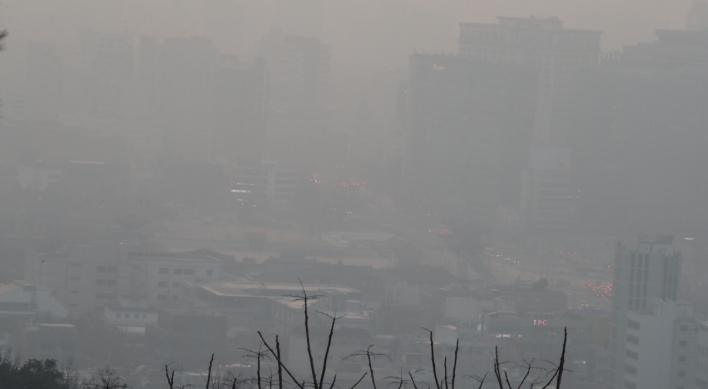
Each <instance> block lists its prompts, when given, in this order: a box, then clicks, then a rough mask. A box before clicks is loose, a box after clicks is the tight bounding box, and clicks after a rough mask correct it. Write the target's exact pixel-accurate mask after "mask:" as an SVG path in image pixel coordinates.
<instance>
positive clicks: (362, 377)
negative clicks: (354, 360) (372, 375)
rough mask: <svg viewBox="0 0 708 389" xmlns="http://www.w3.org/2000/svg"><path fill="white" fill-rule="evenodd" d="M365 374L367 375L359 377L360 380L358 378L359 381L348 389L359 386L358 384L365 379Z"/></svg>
mask: <svg viewBox="0 0 708 389" xmlns="http://www.w3.org/2000/svg"><path fill="white" fill-rule="evenodd" d="M366 374H368V373H364V374H363V375H362V376H361V378H359V381H357V382H355V383H354V385H352V387H351V388H349V389H354V388H356V386H357V385H359V383H360V382H361V380H363V379H364V377H366Z"/></svg>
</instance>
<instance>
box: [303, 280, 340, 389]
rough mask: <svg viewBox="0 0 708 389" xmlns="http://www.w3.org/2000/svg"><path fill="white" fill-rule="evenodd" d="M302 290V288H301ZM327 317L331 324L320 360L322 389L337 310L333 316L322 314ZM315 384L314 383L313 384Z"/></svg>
mask: <svg viewBox="0 0 708 389" xmlns="http://www.w3.org/2000/svg"><path fill="white" fill-rule="evenodd" d="M303 291H304V289H303ZM324 315H325V316H327V317H330V318H331V319H332V325H331V326H330V327H329V337H328V338H327V350H326V351H325V355H324V361H322V375H320V387H319V389H322V386H323V385H324V376H325V372H326V371H327V358H329V348H330V346H331V345H332V336H334V323H335V322H336V321H337V319H338V317H337V311H335V312H334V315H333V316H329V315H327V314H324ZM315 386H316V384H315Z"/></svg>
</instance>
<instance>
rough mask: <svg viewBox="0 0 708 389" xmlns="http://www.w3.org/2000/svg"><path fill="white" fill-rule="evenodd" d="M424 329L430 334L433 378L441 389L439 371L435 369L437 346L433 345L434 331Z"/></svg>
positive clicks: (438, 388)
mask: <svg viewBox="0 0 708 389" xmlns="http://www.w3.org/2000/svg"><path fill="white" fill-rule="evenodd" d="M423 329H424V330H426V331H428V333H429V334H430V361H431V362H432V363H433V378H435V387H436V388H437V389H441V388H440V381H438V371H437V368H436V367H435V344H434V343H433V331H430V330H429V329H427V328H423Z"/></svg>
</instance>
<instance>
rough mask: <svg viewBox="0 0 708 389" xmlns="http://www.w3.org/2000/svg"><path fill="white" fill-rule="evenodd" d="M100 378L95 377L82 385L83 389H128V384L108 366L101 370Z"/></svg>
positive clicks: (99, 372)
mask: <svg viewBox="0 0 708 389" xmlns="http://www.w3.org/2000/svg"><path fill="white" fill-rule="evenodd" d="M97 375H98V377H93V378H91V379H90V380H88V381H84V382H82V383H81V388H82V389H127V388H128V384H127V383H125V381H124V380H123V378H121V377H120V376H119V375H118V372H116V371H115V370H113V369H111V367H110V366H106V367H104V368H103V369H99V370H98V372H97Z"/></svg>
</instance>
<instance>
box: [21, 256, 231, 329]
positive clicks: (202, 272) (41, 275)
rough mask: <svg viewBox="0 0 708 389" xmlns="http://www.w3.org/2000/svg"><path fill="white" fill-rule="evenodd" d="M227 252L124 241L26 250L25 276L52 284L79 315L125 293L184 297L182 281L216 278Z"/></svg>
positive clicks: (169, 299)
mask: <svg viewBox="0 0 708 389" xmlns="http://www.w3.org/2000/svg"><path fill="white" fill-rule="evenodd" d="M222 264H223V257H222V256H221V255H220V254H218V253H213V252H210V251H194V252H185V253H165V252H158V253H154V252H151V253H144V252H139V251H135V250H133V249H130V248H125V247H121V246H66V247H65V248H64V249H62V250H61V251H57V252H51V253H38V252H34V251H27V253H26V256H25V276H24V279H25V281H26V282H29V283H31V284H34V285H37V286H41V287H46V288H49V289H50V290H51V291H52V295H54V296H56V298H57V300H59V301H60V302H61V303H62V304H64V306H65V307H66V308H67V309H68V310H69V314H70V315H80V314H83V313H86V312H89V311H91V310H93V309H95V308H102V307H104V306H105V305H106V304H109V303H113V302H116V301H118V299H119V297H120V296H121V295H131V296H138V297H143V298H146V299H147V301H148V302H149V303H151V304H157V305H163V306H164V305H168V304H170V303H173V302H175V301H178V300H180V298H181V296H182V289H181V283H183V282H196V281H217V280H219V274H220V272H221V267H222Z"/></svg>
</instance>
